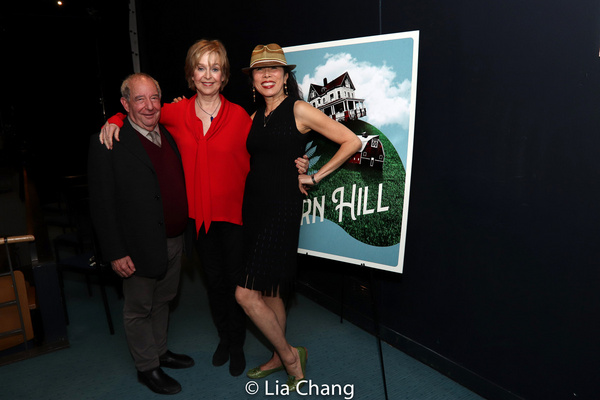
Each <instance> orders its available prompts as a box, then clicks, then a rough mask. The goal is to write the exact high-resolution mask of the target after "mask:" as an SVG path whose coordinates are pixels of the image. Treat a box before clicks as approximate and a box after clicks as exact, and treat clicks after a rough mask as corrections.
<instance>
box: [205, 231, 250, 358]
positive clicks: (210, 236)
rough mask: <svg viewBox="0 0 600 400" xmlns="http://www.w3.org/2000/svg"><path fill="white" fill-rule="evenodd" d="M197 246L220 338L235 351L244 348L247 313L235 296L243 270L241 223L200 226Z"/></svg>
mask: <svg viewBox="0 0 600 400" xmlns="http://www.w3.org/2000/svg"><path fill="white" fill-rule="evenodd" d="M196 248H197V250H198V253H199V255H200V260H201V262H202V268H203V269H204V272H205V274H206V278H207V283H208V302H209V305H210V310H211V314H212V317H213V320H214V322H215V325H216V327H217V332H218V333H219V338H220V341H221V342H222V343H225V344H227V345H229V349H230V350H231V351H241V350H242V349H243V347H244V341H245V340H246V314H245V313H244V311H243V310H242V308H241V307H240V305H239V304H238V303H237V301H236V300H235V288H236V286H237V283H238V282H239V279H240V276H241V274H242V271H243V265H242V254H243V236H242V227H241V225H236V224H232V223H230V222H221V221H217V222H212V223H211V225H210V229H209V231H208V233H207V232H206V231H205V229H204V225H202V227H201V228H200V232H199V234H198V240H197V242H196Z"/></svg>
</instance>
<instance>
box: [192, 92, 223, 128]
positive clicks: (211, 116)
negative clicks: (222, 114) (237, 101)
mask: <svg viewBox="0 0 600 400" xmlns="http://www.w3.org/2000/svg"><path fill="white" fill-rule="evenodd" d="M196 104H197V105H198V107H199V108H200V109H201V110H202V111H204V113H205V114H206V115H208V116H209V117H210V122H212V120H213V119H214V117H213V115H214V114H215V113H216V112H217V110H218V109H219V106H220V105H221V98H220V97H219V104H217V106H216V107H215V109H214V110H213V112H212V113H209V112H208V111H206V110H205V109H204V108H202V106H201V105H200V102H199V101H198V97H196Z"/></svg>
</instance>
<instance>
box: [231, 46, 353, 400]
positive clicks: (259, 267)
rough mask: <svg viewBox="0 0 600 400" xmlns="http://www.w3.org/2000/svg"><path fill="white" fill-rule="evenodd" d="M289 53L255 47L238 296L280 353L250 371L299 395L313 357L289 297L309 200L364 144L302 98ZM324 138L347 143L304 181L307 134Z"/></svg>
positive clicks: (256, 323)
mask: <svg viewBox="0 0 600 400" xmlns="http://www.w3.org/2000/svg"><path fill="white" fill-rule="evenodd" d="M294 67H295V66H294V65H288V64H287V61H286V59H285V55H284V53H283V50H282V49H281V47H280V46H279V45H277V44H269V45H267V46H263V45H259V46H256V47H255V48H254V51H253V52H252V57H251V59H250V67H249V68H245V69H244V72H246V73H248V74H250V76H251V78H252V85H253V91H254V95H255V96H256V97H259V98H260V96H262V98H263V99H264V105H263V106H260V107H259V108H258V110H257V111H256V113H254V115H252V120H253V122H252V128H251V129H250V134H249V135H248V139H247V142H246V146H247V149H248V152H249V153H250V172H249V174H248V177H247V178H246V186H245V192H244V203H243V216H242V218H243V227H244V247H245V248H244V251H245V253H244V256H245V273H244V275H243V277H242V280H241V282H240V284H239V286H238V287H237V289H236V298H237V300H238V302H239V303H240V305H241V306H242V308H243V309H244V311H245V312H246V314H247V315H248V316H249V317H250V319H252V321H253V322H254V324H255V325H256V326H257V327H258V328H259V329H260V330H261V332H262V333H263V334H264V335H265V337H266V338H267V339H268V340H269V342H270V343H271V344H272V345H273V347H274V349H275V352H274V353H273V357H272V358H271V359H270V360H269V361H268V362H266V363H265V364H263V365H261V366H259V367H256V368H253V369H251V370H250V371H248V373H247V375H248V376H249V377H250V378H253V379H257V378H263V377H265V376H267V375H269V374H271V373H273V372H276V371H280V370H282V369H285V370H286V371H287V373H288V381H287V384H288V388H289V390H290V391H293V390H296V387H297V386H298V385H299V384H302V383H303V380H304V379H305V370H306V358H307V353H306V349H305V348H304V347H293V346H292V345H290V344H289V343H288V341H287V340H286V338H285V324H286V313H285V305H284V300H283V299H284V298H286V297H287V294H288V293H289V291H290V289H291V287H292V285H293V283H294V279H295V274H296V260H297V250H298V236H299V231H300V220H301V213H302V197H303V195H306V194H307V192H306V189H307V187H309V186H312V185H315V184H316V183H317V182H318V181H320V180H322V179H323V178H324V177H326V176H327V175H329V174H331V173H332V172H333V171H335V170H336V169H337V168H338V167H340V166H341V165H342V164H343V163H344V162H345V161H346V160H347V159H348V158H349V157H350V156H352V155H353V154H354V153H356V152H357V151H358V150H359V149H360V140H359V139H358V137H357V136H356V135H355V134H354V133H353V132H352V131H350V130H349V129H347V128H346V127H345V126H343V125H342V124H340V123H338V122H336V121H334V120H332V119H331V118H329V117H327V116H326V115H325V114H323V113H322V112H321V111H319V110H317V109H316V108H314V107H312V106H311V105H309V104H308V103H306V102H304V101H302V100H301V96H300V94H299V89H298V84H297V82H296V80H295V78H294V75H293V73H292V72H291V71H292V69H293V68H294ZM311 130H314V131H316V132H319V133H321V134H322V135H324V136H325V137H327V138H328V139H330V140H332V141H334V142H335V143H338V144H339V145H340V148H339V150H338V151H337V152H336V153H335V155H334V156H333V157H332V158H331V160H329V162H327V163H326V164H325V165H324V166H323V167H322V168H321V169H320V170H319V171H318V172H317V173H316V174H313V175H310V176H309V175H305V174H301V175H298V171H297V169H296V167H295V165H294V164H293V163H289V160H293V159H295V158H297V157H302V155H303V154H304V153H305V146H306V143H307V135H306V134H307V133H308V132H309V131H311Z"/></svg>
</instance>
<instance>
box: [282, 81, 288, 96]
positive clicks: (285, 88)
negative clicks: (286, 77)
mask: <svg viewBox="0 0 600 400" xmlns="http://www.w3.org/2000/svg"><path fill="white" fill-rule="evenodd" d="M283 94H285V95H286V96H287V94H288V90H287V83H284V84H283Z"/></svg>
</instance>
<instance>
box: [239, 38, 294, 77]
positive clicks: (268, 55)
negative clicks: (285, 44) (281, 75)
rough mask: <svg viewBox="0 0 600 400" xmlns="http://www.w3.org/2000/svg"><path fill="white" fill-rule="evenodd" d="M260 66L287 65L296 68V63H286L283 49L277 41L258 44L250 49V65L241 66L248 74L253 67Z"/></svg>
mask: <svg viewBox="0 0 600 400" xmlns="http://www.w3.org/2000/svg"><path fill="white" fill-rule="evenodd" d="M261 67H288V68H290V69H294V68H296V65H293V64H288V63H287V60H286V59H285V54H283V49H282V48H281V46H279V45H278V44H277V43H271V44H267V45H262V44H259V45H258V46H256V47H255V48H254V50H252V56H251V57H250V66H249V67H248V68H242V71H243V72H244V73H245V74H249V73H250V71H251V70H253V69H254V68H261Z"/></svg>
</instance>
